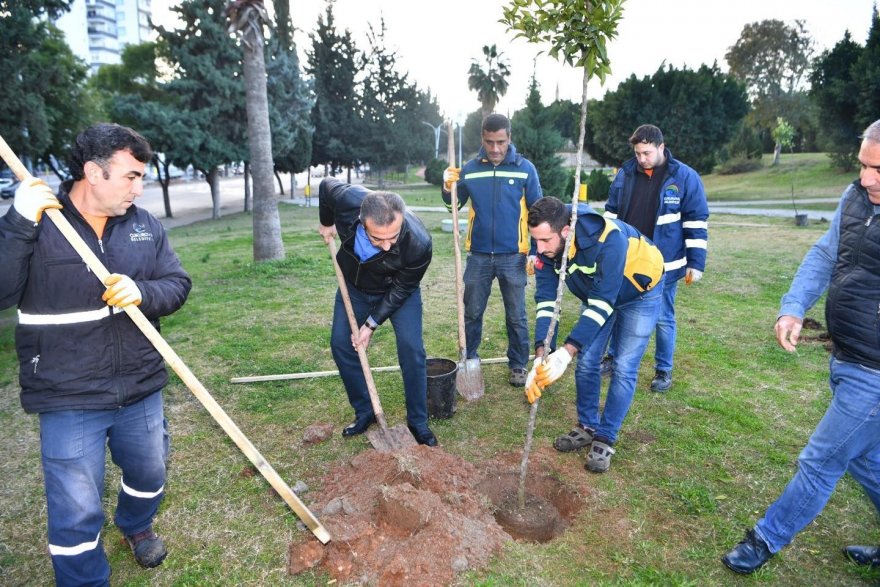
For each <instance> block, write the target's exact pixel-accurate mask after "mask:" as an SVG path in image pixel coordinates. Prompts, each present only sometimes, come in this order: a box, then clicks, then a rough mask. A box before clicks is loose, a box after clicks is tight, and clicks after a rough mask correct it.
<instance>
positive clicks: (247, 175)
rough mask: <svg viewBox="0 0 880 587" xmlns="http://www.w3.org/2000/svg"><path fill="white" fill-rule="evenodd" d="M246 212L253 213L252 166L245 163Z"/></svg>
mask: <svg viewBox="0 0 880 587" xmlns="http://www.w3.org/2000/svg"><path fill="white" fill-rule="evenodd" d="M244 211H245V212H250V211H251V166H250V164H249V163H248V162H247V161H245V162H244Z"/></svg>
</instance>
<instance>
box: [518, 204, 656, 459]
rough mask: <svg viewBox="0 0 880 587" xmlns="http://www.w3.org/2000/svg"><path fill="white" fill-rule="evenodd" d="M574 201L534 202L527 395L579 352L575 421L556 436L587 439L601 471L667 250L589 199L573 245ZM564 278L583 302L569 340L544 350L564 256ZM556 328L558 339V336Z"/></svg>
mask: <svg viewBox="0 0 880 587" xmlns="http://www.w3.org/2000/svg"><path fill="white" fill-rule="evenodd" d="M570 216H571V205H570V204H569V205H566V204H563V203H562V202H561V201H560V200H558V199H556V198H552V197H545V198H543V199H541V200H539V201H538V202H536V203H535V204H534V205H533V206H532V207H531V209H530V210H529V232H530V233H531V236H532V238H533V239H535V242H536V244H537V252H538V258H537V260H536V262H535V285H536V290H535V309H536V311H537V317H536V320H535V361H534V365H533V366H532V369H531V371H530V372H529V375H528V380H527V382H526V398H527V399H528V401H529V403H533V402H534V401H535V399H537V398H538V397H540V396H541V391H542V390H543V389H544V388H546V387H547V386H548V385H550V384H551V383H553V382H555V381H557V380H558V379H559V378H560V377H561V376H562V374H563V373H564V372H565V369H566V367H567V366H568V364H569V362H571V359H572V358H573V357H574V356H575V355H577V354H578V353H580V358H579V359H578V363H577V367H576V370H575V388H576V391H577V413H578V424H577V426H575V428H574V429H573V430H572V431H571V432H569V433H568V434H566V435H563V436H560V437H559V438H557V439H556V440H555V442H554V443H553V445H554V447H555V448H556V449H557V450H559V451H562V452H570V451H574V450H578V449H580V448H583V447H586V446H589V447H590V451H589V453H588V455H587V461H586V464H585V466H586V468H587V470H588V471H591V472H594V473H604V472H605V471H607V470H608V468H609V467H610V466H611V456H612V455H613V454H614V452H615V451H614V448H612V447H613V446H614V443H615V442H616V441H617V433H618V432H619V430H620V427H621V425H622V424H623V420H624V418H625V417H626V414H627V412H628V411H629V406H630V404H631V403H632V399H633V394H634V393H635V387H636V378H637V375H638V369H639V362H640V361H641V359H642V355H643V354H644V353H645V349H646V348H647V346H648V340H649V339H650V337H651V333H652V332H653V331H654V327H655V326H656V324H657V315H658V312H659V308H660V303H661V299H662V292H663V287H662V283H663V255H662V254H661V253H660V251H659V249H657V247H655V246H654V244H653V243H652V242H651V241H650V240H648V239H647V238H646V237H645V236H643V235H642V234H641V233H640V232H639V231H638V230H636V229H635V228H633V227H632V226H630V225H628V224H626V223H624V222H621V221H619V220H612V219H608V218H603V217H602V216H601V215H599V214H598V213H596V212H595V211H593V210H592V209H591V208H590V207H589V206H586V205H582V206H579V208H578V217H577V223H576V225H575V234H574V238H573V239H572V241H571V245H570V246H569V249H568V251H564V248H565V240H566V238H567V237H568V234H569V232H570V230H571V226H570V225H569V219H570ZM563 254H565V255H567V258H568V266H567V267H566V272H567V275H566V277H565V283H566V285H568V289H569V290H570V291H571V292H572V293H573V294H574V295H575V296H577V297H578V299H580V300H581V301H582V302H583V304H584V309H583V311H582V313H581V316H580V318H579V319H578V321H577V323H576V324H575V327H574V328H573V329H572V331H571V333H570V334H569V335H568V337H567V338H566V339H565V343H564V344H563V345H562V346H561V347H559V348H558V349H556V350H555V351H553V352H551V353H549V354H545V349H544V339H545V338H546V336H547V330H548V328H549V326H550V319H551V317H552V316H553V307H554V305H555V303H556V292H557V290H558V287H559V278H560V277H559V270H560V268H561V263H562V258H563V257H562V256H563ZM612 332H613V333H614V336H615V337H616V339H617V341H618V342H617V349H618V352H617V356H616V357H615V362H614V370H613V372H612V375H611V383H610V384H609V386H608V397H607V398H606V400H605V409H604V411H603V412H602V414H601V415H600V414H599V399H600V397H599V396H600V392H601V383H602V382H601V376H600V375H599V365H600V361H601V359H602V353H603V352H604V349H605V345H606V343H607V342H608V337H609V336H610V335H611V334H612ZM555 334H556V333H554V340H555Z"/></svg>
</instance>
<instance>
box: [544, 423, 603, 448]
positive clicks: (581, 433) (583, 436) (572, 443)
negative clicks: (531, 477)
mask: <svg viewBox="0 0 880 587" xmlns="http://www.w3.org/2000/svg"><path fill="white" fill-rule="evenodd" d="M591 442H593V430H590V429H589V428H584V427H583V426H581V425H580V424H578V425H577V426H575V427H574V428H572V429H571V432H569V433H568V434H566V435H564V436H559V437H557V438H556V440H554V441H553V448H555V449H556V450H558V451H559V452H574V451H576V450H580V449H582V448H584V447H585V446H590V443H591Z"/></svg>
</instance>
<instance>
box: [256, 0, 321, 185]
mask: <svg viewBox="0 0 880 587" xmlns="http://www.w3.org/2000/svg"><path fill="white" fill-rule="evenodd" d="M276 10H277V13H276V20H277V26H276V28H275V31H274V34H273V35H272V36H271V37H270V38H269V42H268V44H267V47H266V75H267V80H266V81H267V85H268V88H267V89H268V92H269V117H270V119H271V123H272V157H273V159H274V161H275V169H276V171H280V172H283V173H290V177H291V185H290V190H291V195H293V189H294V180H293V177H294V174H295V173H299V172H301V171H304V170H306V169H307V168H308V167H309V165H310V164H311V159H312V135H313V133H314V131H315V129H314V126H313V125H312V121H311V111H312V107H313V106H314V98H313V96H312V84H311V82H310V81H307V80H304V79H303V77H302V75H301V73H300V67H299V57H298V56H297V53H296V44H295V43H294V40H293V25H292V23H291V22H290V9H289V5H288V3H287V2H280V3H278V5H277V6H276Z"/></svg>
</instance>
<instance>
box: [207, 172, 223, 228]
mask: <svg viewBox="0 0 880 587" xmlns="http://www.w3.org/2000/svg"><path fill="white" fill-rule="evenodd" d="M205 181H207V182H208V185H209V186H210V187H211V203H212V208H211V218H212V219H214V220H219V219H220V216H221V215H220V167H212V168H211V171H209V172H208V173H205Z"/></svg>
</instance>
